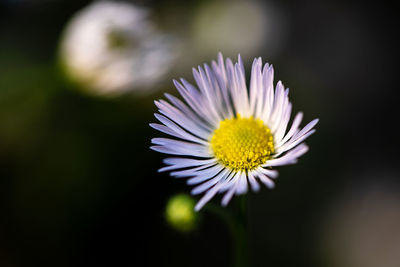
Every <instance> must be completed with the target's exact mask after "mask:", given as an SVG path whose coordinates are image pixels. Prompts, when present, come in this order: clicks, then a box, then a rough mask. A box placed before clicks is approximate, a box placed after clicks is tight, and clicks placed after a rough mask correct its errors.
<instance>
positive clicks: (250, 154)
mask: <svg viewBox="0 0 400 267" xmlns="http://www.w3.org/2000/svg"><path fill="white" fill-rule="evenodd" d="M210 144H211V148H212V151H213V152H214V156H215V157H216V158H217V159H218V160H219V161H220V162H221V163H222V164H224V165H225V166H226V167H228V168H231V169H233V170H236V171H238V170H245V171H247V170H252V169H255V168H257V167H258V166H260V165H261V164H263V163H265V161H266V160H267V159H269V158H270V157H271V155H272V154H273V153H274V140H273V136H272V134H271V131H270V129H269V128H268V127H267V126H265V125H264V123H263V121H262V120H260V119H254V118H253V117H250V118H242V117H240V115H238V117H236V118H232V119H226V120H223V121H221V122H220V125H219V128H218V129H216V130H215V131H214V133H213V135H212V137H211V142H210Z"/></svg>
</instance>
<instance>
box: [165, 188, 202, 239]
mask: <svg viewBox="0 0 400 267" xmlns="http://www.w3.org/2000/svg"><path fill="white" fill-rule="evenodd" d="M194 205H195V201H194V199H192V198H191V197H190V196H189V195H186V194H178V195H175V196H173V197H171V198H170V199H169V200H168V203H167V207H166V211H165V215H166V219H167V222H168V223H169V224H170V225H171V226H172V227H173V228H175V229H177V230H179V231H183V232H188V231H191V230H192V229H193V228H194V227H195V226H196V220H197V213H196V212H195V211H194Z"/></svg>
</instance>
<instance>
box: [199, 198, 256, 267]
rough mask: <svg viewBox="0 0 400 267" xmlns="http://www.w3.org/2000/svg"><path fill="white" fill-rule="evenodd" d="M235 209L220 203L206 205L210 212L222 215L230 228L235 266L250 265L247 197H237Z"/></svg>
mask: <svg viewBox="0 0 400 267" xmlns="http://www.w3.org/2000/svg"><path fill="white" fill-rule="evenodd" d="M237 198H238V199H237V200H236V203H235V204H236V207H235V209H232V210H229V209H226V208H222V207H221V206H219V205H214V204H213V203H210V204H209V205H207V206H206V207H205V210H207V211H208V212H211V213H214V214H216V215H217V216H218V217H220V218H221V219H222V220H223V221H224V222H225V223H226V225H227V227H228V228H229V230H230V232H231V234H232V238H233V244H234V246H233V247H232V249H233V253H234V264H233V266H235V267H243V266H246V267H247V266H249V265H250V264H249V262H248V246H247V245H248V243H247V197H246V196H245V195H244V196H240V197H237Z"/></svg>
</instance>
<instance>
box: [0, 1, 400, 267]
mask: <svg viewBox="0 0 400 267" xmlns="http://www.w3.org/2000/svg"><path fill="white" fill-rule="evenodd" d="M233 2H236V3H237V2H240V1H217V5H218V6H217V7H216V6H213V5H215V3H216V2H214V1H200V0H197V1H183V0H182V1H180V0H171V1H167V0H154V1H145V0H142V1H131V3H133V4H135V5H139V6H142V7H146V8H148V9H149V10H150V11H151V13H152V16H151V19H152V20H153V22H154V24H155V25H158V26H157V27H158V28H159V29H160V30H162V31H165V32H169V33H173V35H174V36H175V37H176V38H177V39H176V40H179V43H180V45H182V47H185V48H181V49H178V50H179V51H177V52H176V53H183V54H182V55H178V56H177V58H179V59H177V60H176V61H175V62H174V63H173V64H172V65H171V66H172V67H171V69H173V71H172V74H170V76H166V77H165V79H164V80H162V81H160V82H159V83H158V84H157V86H154V87H157V90H152V91H151V92H149V93H144V94H143V93H140V94H137V93H132V94H120V95H117V96H112V97H109V96H99V95H97V94H92V93H90V92H91V91H90V90H86V91H85V90H81V89H82V88H83V87H84V86H82V85H77V83H74V82H71V81H70V79H69V78H68V77H66V74H65V71H63V69H62V67H60V65H61V64H60V59H59V58H60V49H59V47H60V42H61V40H62V36H63V32H64V30H65V27H66V25H67V24H68V23H69V21H71V19H72V18H73V16H74V15H75V14H76V12H78V11H79V10H82V8H84V7H86V6H88V5H89V4H90V2H89V1H57V0H42V1H33V0H2V1H1V2H0V3H1V4H0V192H1V193H0V209H1V217H0V266H4V267H14V266H15V267H22V266H231V265H232V264H233V258H234V251H233V250H232V242H233V237H232V236H231V235H230V232H229V230H228V229H227V227H226V225H225V224H224V222H223V221H221V220H220V218H218V217H217V216H215V215H214V214H212V213H208V212H206V211H203V212H201V216H202V219H201V221H200V222H199V224H198V225H197V228H196V229H194V230H193V231H191V232H188V233H181V232H179V231H177V230H175V229H173V228H171V227H170V226H169V225H168V224H167V222H166V220H165V215H164V210H165V205H166V201H167V200H168V199H169V198H170V197H171V196H172V195H174V194H176V193H182V192H184V193H189V192H190V188H189V187H188V186H186V185H185V182H184V181H183V180H175V179H172V178H170V177H169V176H168V174H166V173H161V174H160V173H157V169H158V168H160V167H161V166H162V163H161V160H162V158H163V155H160V154H159V153H156V152H153V151H150V149H149V146H150V139H151V138H152V137H155V136H158V135H160V134H159V133H157V132H156V131H154V130H152V129H151V128H150V127H149V126H148V123H150V122H155V119H154V117H153V113H154V112H156V108H155V106H154V104H153V100H154V99H157V98H160V97H163V96H162V93H163V92H166V91H168V92H170V93H173V94H174V95H177V92H176V91H175V90H174V89H173V84H172V82H171V76H172V78H179V77H181V76H183V77H185V78H186V79H188V80H189V81H193V79H192V78H191V74H190V68H191V66H195V65H198V64H202V63H203V62H209V61H210V60H212V59H214V58H216V55H217V53H218V52H219V51H221V52H222V53H224V55H226V56H232V57H236V56H235V55H237V53H241V54H242V55H243V57H244V61H245V62H246V65H247V67H249V66H251V62H252V60H253V58H254V57H255V56H262V57H263V60H264V61H267V62H270V63H272V64H273V65H274V67H275V80H276V81H277V80H282V81H283V82H284V84H285V86H287V87H289V88H290V89H291V93H290V94H291V101H292V103H293V105H294V111H295V112H297V111H300V110H301V111H303V112H304V114H305V121H304V123H303V125H305V123H306V122H307V121H310V120H311V119H313V118H315V117H318V118H320V123H319V124H318V125H317V133H316V134H314V135H313V136H312V137H310V138H309V140H308V141H307V144H308V145H309V146H310V151H309V152H308V153H307V154H306V155H304V156H303V157H302V158H301V160H300V161H299V163H298V164H297V165H294V166H288V167H282V168H280V169H279V171H280V177H279V178H278V180H277V187H276V188H275V189H274V190H267V189H263V190H261V192H259V193H258V194H255V193H250V194H249V195H248V198H249V199H248V227H249V248H250V259H251V264H252V265H249V266H298V267H300V266H307V267H310V266H332V267H357V266H363V267H396V266H400V256H399V255H400V230H399V229H400V228H399V227H398V226H399V225H400V182H399V178H400V177H399V171H400V167H399V164H398V163H399V156H398V145H399V141H398V140H399V139H398V131H397V122H398V116H397V109H398V103H397V102H398V98H397V91H398V89H399V88H398V85H397V84H398V83H397V74H396V73H397V71H398V70H397V64H398V57H397V52H398V47H399V42H398V29H397V28H396V26H395V25H396V22H397V16H398V14H397V11H396V9H395V8H394V7H393V6H391V5H389V4H388V3H387V2H384V1H380V2H378V1H373V2H372V1H371V2H358V1H333V0H328V1H316V0H315V1H314V0H312V1H298V2H296V3H294V2H292V1H272V0H271V1H265V2H255V1H248V2H249V3H252V2H254V3H255V4H256V6H255V7H253V9H252V8H250V9H248V10H247V11H246V12H247V13H246V12H245V11H243V9H242V8H238V10H240V12H244V13H246V14H244V15H247V16H249V17H250V18H253V19H254V21H253V20H248V19H247V18H245V17H244V18H242V17H241V16H240V12H239V16H235V14H236V13H233V15H232V14H231V15H229V14H228V15H227V14H225V13H221V14H220V13H218V12H225V10H228V9H230V7H231V6H232V3H233ZM246 3H247V2H246ZM257 5H259V6H257ZM260 6H262V9H260V8H258V7H260ZM235 12H237V10H236V11H235ZM252 12H256V13H257V14H255V13H254V14H253V13H252ZM229 16H231V17H233V18H234V19H233V22H232V20H229V19H227V20H226V21H224V22H221V23H220V24H218V23H219V22H218V19H219V18H225V17H229ZM257 18H259V20H257ZM249 21H250V22H249ZM249 23H255V24H257V25H251V24H249ZM224 27H225V28H224ZM208 33H209V35H208ZM252 33H255V35H252ZM260 34H262V35H261V37H260ZM219 35H222V36H224V37H223V38H222V39H221V40H220V41H218V38H217V37H218V36H219ZM253 38H255V39H253ZM210 40H211V41H210ZM202 42H203V43H202ZM195 44H197V47H196V45H195ZM199 44H200V45H199ZM177 46H178V45H177ZM179 47H181V46H179ZM187 47H192V48H193V49H187ZM204 47H206V49H204V50H202V48H204ZM243 50H245V51H243ZM184 53H186V54H184ZM153 63H155V64H157V62H153ZM181 66H184V69H185V70H182V68H179V67H181ZM247 74H249V69H247ZM219 200H220V198H219V197H217V198H216V199H215V200H213V202H215V203H217V204H218V201H219ZM235 201H237V199H234V200H233V202H232V203H231V205H230V206H229V207H228V209H231V208H232V206H234V205H235Z"/></svg>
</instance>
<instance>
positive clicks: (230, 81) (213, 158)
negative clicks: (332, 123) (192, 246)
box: [150, 54, 318, 211]
mask: <svg viewBox="0 0 400 267" xmlns="http://www.w3.org/2000/svg"><path fill="white" fill-rule="evenodd" d="M193 75H194V78H195V80H196V83H197V86H198V88H199V89H197V88H196V87H195V86H193V85H192V84H190V83H189V82H187V81H186V80H185V79H181V82H178V81H174V83H175V86H176V88H177V89H178V91H179V93H180V94H181V96H182V97H183V99H184V100H185V102H186V103H184V102H183V101H181V100H179V99H178V98H176V97H174V96H172V95H169V94H166V97H167V98H168V100H169V101H170V102H167V101H165V100H159V101H155V104H156V106H157V107H158V109H159V113H160V114H158V113H156V114H155V117H156V118H157V119H158V120H159V121H160V122H161V123H162V124H156V123H152V124H150V126H151V127H153V128H155V129H157V130H159V131H161V132H163V133H166V134H168V135H171V136H172V137H175V138H176V139H175V138H174V139H172V138H153V139H152V140H151V141H152V143H153V144H154V146H152V147H151V148H152V149H153V150H155V151H158V152H162V153H166V154H170V155H175V156H174V157H170V158H166V159H165V160H164V163H165V164H166V165H168V166H166V167H163V168H161V169H160V170H159V171H172V172H171V175H172V176H174V177H178V178H179V177H187V178H189V179H188V180H187V183H188V184H189V185H196V187H195V188H194V189H193V190H192V192H191V193H192V194H193V195H196V194H201V193H205V194H204V196H203V197H202V198H201V199H200V201H199V202H198V203H197V204H196V206H195V210H197V211H198V210H200V209H201V208H202V207H203V206H204V205H205V204H206V203H207V202H208V201H209V200H210V199H211V198H212V197H214V195H215V194H217V193H224V194H225V195H224V196H223V198H222V203H221V204H222V205H223V206H226V205H227V204H228V202H229V201H230V199H231V198H232V196H233V195H234V194H236V195H240V194H245V193H246V192H247V191H248V187H251V189H252V190H253V191H258V190H259V189H260V185H259V183H260V182H261V183H263V184H265V185H266V186H267V187H268V188H273V187H274V181H273V179H275V178H276V177H277V176H278V172H277V171H276V170H273V169H272V167H277V166H282V165H288V164H294V163H296V162H297V159H298V158H299V157H300V156H301V155H303V154H304V153H306V152H307V150H308V147H307V145H306V144H304V143H303V141H304V140H305V139H306V138H307V137H309V136H310V135H311V134H313V133H314V132H315V129H313V128H314V126H315V125H316V124H317V122H318V119H315V120H313V121H311V122H310V123H308V124H307V125H306V126H305V127H304V128H302V129H301V128H299V126H300V123H301V120H302V118H303V114H302V113H301V112H299V113H297V115H296V116H295V118H294V119H293V122H292V125H291V127H290V128H289V127H288V126H289V120H290V116H291V112H292V104H291V103H290V102H289V98H288V94H289V89H285V87H284V86H283V84H282V82H281V81H279V82H278V83H277V85H276V87H275V90H274V85H273V77H274V70H273V68H272V65H269V64H268V63H267V64H265V65H264V66H263V65H262V61H261V58H256V59H254V62H253V66H252V71H251V81H250V88H249V90H248V89H247V86H246V81H245V73H244V66H243V62H242V59H241V57H240V56H239V57H238V62H237V63H235V64H234V63H232V61H231V60H230V59H229V58H227V59H226V60H225V62H224V59H223V57H222V55H221V54H219V55H218V62H215V61H213V62H212V64H211V67H210V66H208V65H207V64H205V65H204V68H202V67H200V66H199V67H198V69H193ZM288 129H289V130H288Z"/></svg>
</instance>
